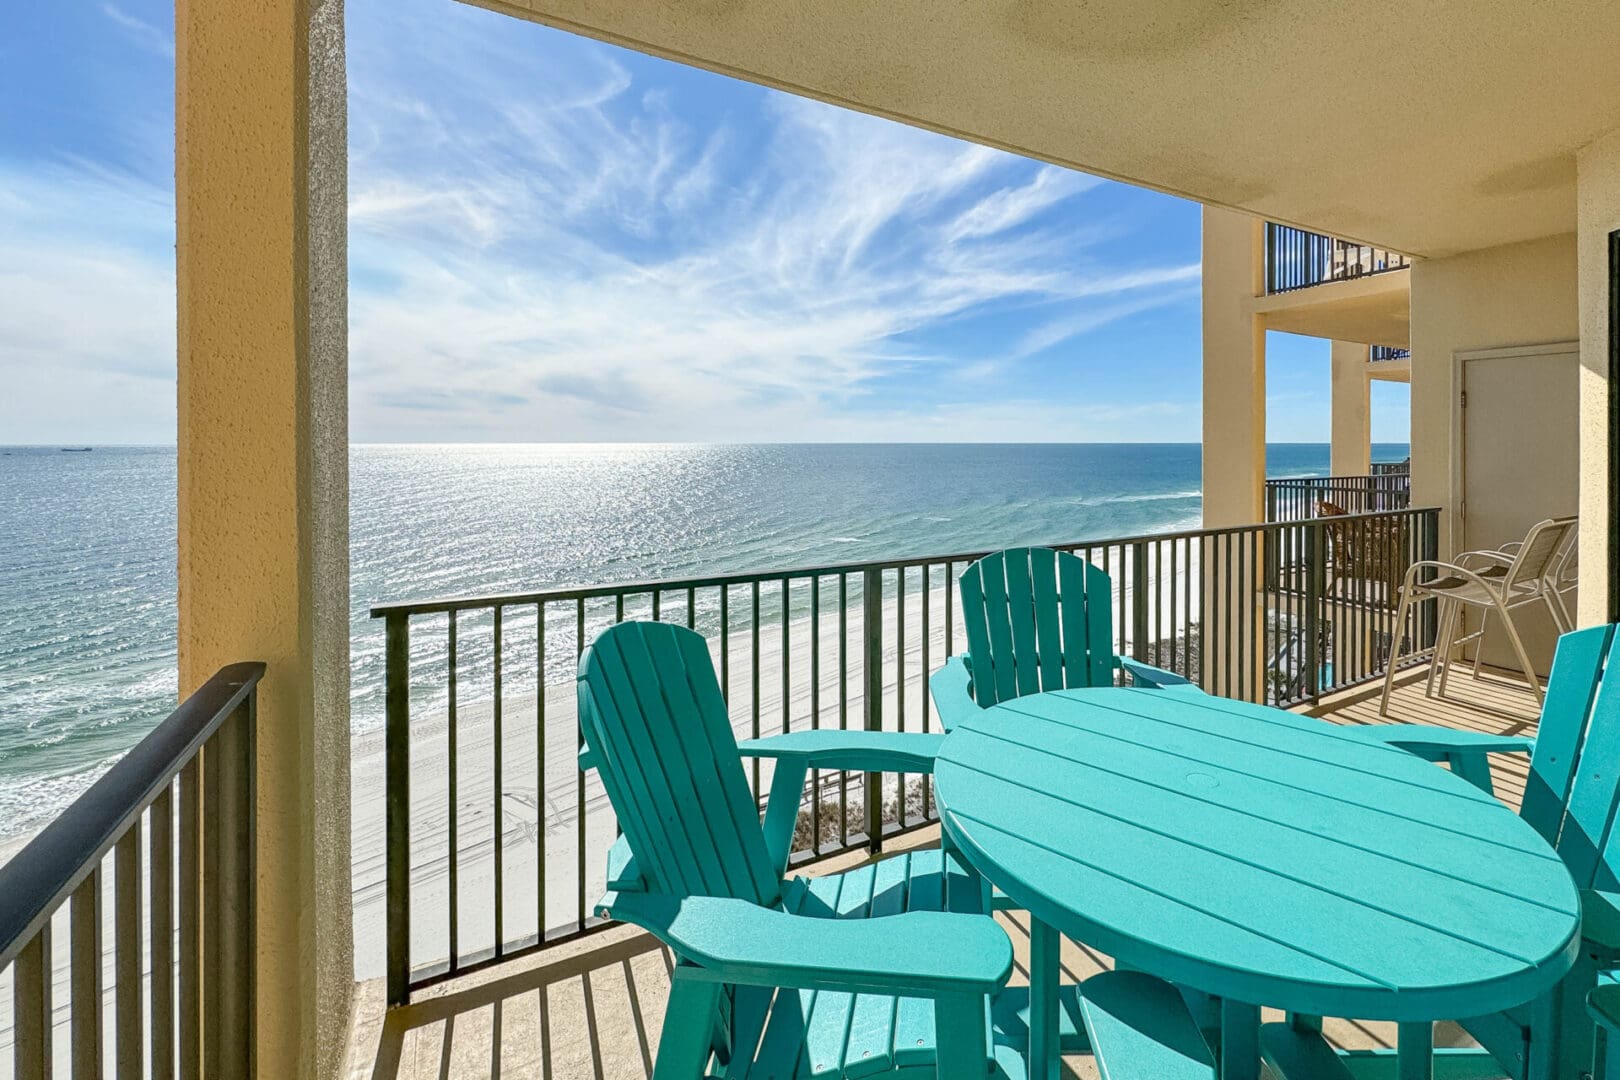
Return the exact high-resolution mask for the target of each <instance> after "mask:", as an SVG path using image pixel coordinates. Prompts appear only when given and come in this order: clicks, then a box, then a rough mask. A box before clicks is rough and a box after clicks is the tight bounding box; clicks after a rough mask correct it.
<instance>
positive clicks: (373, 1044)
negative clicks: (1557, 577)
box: [346, 671, 1538, 1080]
mask: <svg viewBox="0 0 1620 1080" xmlns="http://www.w3.org/2000/svg"><path fill="white" fill-rule="evenodd" d="M1448 695H1449V696H1448V698H1447V699H1446V700H1443V701H1441V700H1433V699H1429V698H1426V697H1425V696H1424V693H1423V672H1422V671H1419V672H1417V673H1416V674H1413V675H1408V676H1406V677H1405V678H1404V679H1403V681H1402V682H1401V683H1400V684H1399V685H1398V686H1397V687H1396V691H1395V694H1394V695H1393V696H1392V700H1391V708H1390V716H1389V717H1388V718H1387V719H1385V718H1381V717H1380V716H1379V715H1378V698H1379V691H1378V688H1377V687H1374V688H1372V689H1363V690H1359V691H1352V692H1349V693H1346V694H1341V695H1338V696H1336V697H1334V698H1331V699H1328V700H1325V701H1323V702H1322V703H1321V704H1319V705H1317V706H1315V707H1313V708H1311V709H1309V710H1306V711H1308V712H1310V713H1312V714H1313V715H1318V716H1321V717H1323V718H1324V719H1327V720H1330V721H1333V722H1335V723H1344V724H1376V723H1427V724H1444V725H1446V726H1449V727H1457V728H1467V729H1471V730H1476V731H1487V732H1492V733H1497V734H1512V735H1520V734H1533V733H1534V730H1535V723H1536V716H1537V713H1538V710H1537V707H1536V703H1535V699H1534V697H1533V696H1532V695H1531V694H1530V692H1529V690H1528V689H1527V688H1525V687H1524V685H1523V684H1522V683H1520V682H1516V681H1513V680H1511V679H1509V678H1506V677H1502V676H1498V675H1495V674H1492V673H1489V672H1487V673H1485V674H1483V675H1482V676H1481V678H1480V679H1479V680H1478V681H1477V682H1476V681H1474V680H1472V679H1471V678H1469V676H1468V675H1467V674H1466V673H1464V674H1461V677H1453V679H1452V680H1451V684H1450V686H1449V688H1448ZM1491 764H1492V775H1493V779H1494V781H1495V784H1496V791H1497V794H1498V795H1499V796H1500V797H1501V798H1502V799H1503V801H1504V802H1507V803H1508V804H1510V805H1512V806H1514V807H1517V806H1518V803H1519V799H1520V798H1521V797H1522V794H1523V791H1524V783H1525V775H1526V765H1525V761H1524V759H1523V758H1522V757H1514V758H1510V757H1504V756H1501V755H1497V756H1493V758H1492V763H1491ZM937 842H938V831H937V829H935V828H930V829H923V830H920V831H918V832H915V833H911V834H909V835H907V836H905V837H902V838H900V839H899V840H897V841H894V842H891V843H890V844H889V845H888V846H887V850H888V851H891V852H892V851H899V850H904V849H905V848H907V847H913V846H915V847H926V846H931V845H933V844H935V843H937ZM860 861H861V857H860V856H858V855H852V856H846V857H844V858H842V859H834V860H831V861H829V862H828V863H825V864H823V865H822V867H820V868H819V869H823V870H828V871H831V870H842V869H847V868H849V867H850V866H853V865H856V864H858V863H859V862H860ZM998 918H999V919H1000V921H1001V923H1002V925H1003V926H1004V927H1005V928H1006V930H1007V932H1008V934H1009V935H1010V936H1011V938H1012V941H1013V948H1014V953H1015V960H1014V970H1013V977H1012V982H1013V984H1014V985H1018V984H1023V983H1027V982H1028V974H1029V968H1028V957H1029V922H1028V918H1027V916H1025V915H1023V914H1022V913H1018V912H1012V913H1005V914H1003V915H1001V916H998ZM1062 960H1063V969H1064V980H1065V981H1069V980H1080V979H1084V978H1086V977H1088V976H1090V975H1092V974H1094V973H1095V972H1097V971H1100V970H1102V969H1104V968H1107V967H1109V966H1111V965H1110V962H1109V960H1108V958H1107V957H1105V956H1103V955H1101V954H1099V953H1097V952H1095V951H1093V950H1090V949H1087V948H1085V947H1083V946H1079V945H1076V944H1075V943H1074V942H1072V941H1068V940H1065V941H1064V943H1063V956H1062ZM670 965H671V957H670V955H669V953H668V951H667V950H665V949H664V948H662V947H661V946H660V945H659V944H658V943H657V942H656V941H654V940H653V939H651V938H650V937H648V936H647V935H645V934H643V933H641V932H639V931H635V930H632V929H630V928H623V929H614V930H609V931H605V932H603V933H601V934H597V935H594V936H591V937H588V938H586V939H584V940H581V941H576V942H573V943H571V944H569V945H565V946H559V947H558V948H556V949H552V950H548V951H547V952H545V953H544V954H542V955H540V956H538V957H531V958H526V959H523V960H515V961H512V962H511V963H510V964H506V965H502V966H499V967H496V968H493V969H490V970H488V971H485V972H482V973H480V974H478V975H472V976H468V977H466V978H464V979H460V980H456V981H454V982H451V983H446V984H444V985H442V986H438V987H434V988H432V989H429V990H426V991H423V992H420V993H419V994H418V995H417V996H416V999H415V1000H414V1001H413V1002H412V1003H411V1004H410V1005H408V1006H405V1007H403V1008H400V1009H395V1010H393V1011H390V1012H386V1013H385V1010H384V1007H383V1000H384V992H383V982H382V980H380V979H379V980H372V981H369V982H365V983H362V984H361V985H360V988H359V992H358V995H357V998H358V1000H357V1003H356V1013H355V1020H354V1028H353V1031H352V1033H351V1037H350V1052H349V1064H348V1069H347V1073H346V1075H347V1077H348V1078H349V1080H427V1078H449V1077H457V1078H460V1077H500V1076H503V1075H504V1076H511V1077H524V1078H529V1077H538V1078H540V1080H621V1078H643V1077H649V1076H650V1075H651V1073H652V1061H653V1057H654V1055H655V1054H656V1052H657V1047H658V1036H659V1026H660V1024H661V1023H662V1020H663V1014H664V1003H665V1000H666V999H667V997H668V993H669V972H670ZM1272 1018H1273V1017H1272V1016H1271V1015H1270V1014H1269V1013H1268V1015H1267V1019H1272ZM1325 1030H1326V1033H1327V1035H1328V1037H1329V1039H1330V1040H1331V1041H1333V1042H1335V1043H1336V1044H1338V1045H1339V1046H1341V1047H1345V1048H1392V1047H1393V1046H1394V1045H1395V1028H1394V1025H1393V1024H1381V1023H1361V1022H1356V1021H1344V1020H1337V1021H1335V1020H1328V1021H1327V1024H1326V1029H1325ZM1435 1044H1436V1045H1437V1046H1469V1045H1473V1044H1472V1043H1471V1042H1470V1041H1469V1039H1468V1037H1467V1035H1466V1034H1464V1033H1463V1032H1462V1031H1461V1029H1459V1028H1457V1027H1455V1026H1454V1025H1450V1024H1442V1025H1437V1026H1436V1029H1435ZM1064 1065H1065V1070H1064V1074H1065V1075H1066V1076H1071V1077H1079V1078H1085V1080H1093V1078H1095V1077H1096V1076H1097V1071H1096V1069H1095V1067H1094V1066H1093V1064H1092V1060H1091V1058H1090V1057H1089V1056H1086V1055H1075V1056H1071V1057H1068V1058H1066V1059H1065V1061H1064Z"/></svg>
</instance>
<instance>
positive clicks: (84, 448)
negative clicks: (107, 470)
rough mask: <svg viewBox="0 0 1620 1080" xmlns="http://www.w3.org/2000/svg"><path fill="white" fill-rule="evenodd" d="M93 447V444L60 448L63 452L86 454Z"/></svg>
mask: <svg viewBox="0 0 1620 1080" xmlns="http://www.w3.org/2000/svg"><path fill="white" fill-rule="evenodd" d="M94 449H95V447H93V446H64V447H62V448H61V450H62V453H64V454H88V453H89V452H90V451H92V450H94Z"/></svg>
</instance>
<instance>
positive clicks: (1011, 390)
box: [0, 0, 1406, 442]
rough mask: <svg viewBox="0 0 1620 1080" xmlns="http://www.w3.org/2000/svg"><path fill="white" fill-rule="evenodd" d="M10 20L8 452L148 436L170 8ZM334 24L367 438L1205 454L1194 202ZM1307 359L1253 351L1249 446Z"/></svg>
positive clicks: (420, 33) (404, 15) (584, 59)
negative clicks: (1258, 413) (1193, 449)
mask: <svg viewBox="0 0 1620 1080" xmlns="http://www.w3.org/2000/svg"><path fill="white" fill-rule="evenodd" d="M10 30H11V32H10V33H9V34H8V35H7V36H6V38H5V39H4V40H0V95H3V97H4V99H5V100H6V101H8V102H25V103H26V106H25V107H23V108H9V109H7V110H4V111H3V112H0V377H3V378H4V380H5V383H6V385H7V387H8V393H6V394H5V395H0V432H4V434H3V435H0V441H8V442H29V441H41V442H52V441H73V442H81V441H82V442H123V441H130V442H170V441H172V440H173V430H174V303H173V274H174V270H173V193H172V172H173V166H172V145H173V143H172V125H173V105H172V95H173V82H172V65H173V36H172V7H171V6H170V4H168V3H164V2H161V0H117V2H116V3H115V2H105V3H103V2H98V0H73V2H69V3H64V4H25V5H23V6H22V8H21V10H19V11H17V12H13V13H12V14H11V25H10ZM348 34H349V79H350V109H349V123H350V148H351V159H350V277H351V295H350V317H351V340H350V354H351V416H352V421H351V428H352V433H353V435H354V437H355V439H356V440H358V441H394V440H432V441H440V440H463V439H489V440H503V441H505V440H514V441H530V440H536V441H545V440H573V439H670V440H685V439H699V440H720V441H730V440H783V439H785V440H821V439H832V440H836V439H861V440H874V441H884V440H896V439H927V440H940V441H949V440H957V439H992V440H1025V439H1058V440H1074V441H1114V440H1164V441H1188V440H1196V439H1197V438H1198V434H1199V375H1198V368H1199V355H1198V354H1199V315H1198V311H1199V309H1198V284H1199V278H1198V260H1199V250H1198V246H1199V237H1198V208H1197V207H1196V206H1195V205H1193V204H1190V203H1186V202H1183V201H1181V200H1177V199H1173V198H1170V197H1167V196H1162V195H1156V194H1153V193H1150V192H1145V191H1140V190H1136V189H1133V188H1130V187H1128V186H1125V185H1121V184H1116V183H1112V182H1107V181H1101V180H1097V179H1094V178H1091V177H1087V176H1083V175H1080V174H1077V173H1073V172H1067V171H1064V170H1059V169H1055V168H1052V167H1049V166H1043V165H1039V164H1037V163H1033V162H1029V161H1025V160H1023V159H1020V158H1017V157H1013V156H1011V155H1007V154H1003V153H1000V152H997V151H991V150H987V149H985V148H982V147H978V146H974V145H971V144H966V143H961V142H957V141H954V140H951V139H948V138H945V137H943V136H938V135H932V134H929V133H925V132H920V131H916V130H914V129H910V128H906V127H903V126H900V125H896V124H892V123H888V122H886V121H881V120H876V119H873V118H871V117H867V116H863V115H859V114H855V113H850V112H846V111H843V110H839V109H835V108H833V107H830V106H825V105H820V104H816V103H813V102H808V101H804V100H801V99H798V98H794V97H791V96H788V95H783V94H779V93H775V92H771V91H767V90H763V89H761V88H759V87H755V86H751V85H748V84H745V83H739V82H736V81H733V80H730V79H726V78H722V77H720V76H716V75H711V74H708V73H705V72H700V71H695V70H692V69H688V68H683V67H681V66H679V65H675V64H671V63H666V62H663V61H658V60H653V59H650V58H647V57H643V56H640V55H638V54H635V53H630V52H625V51H623V50H618V49H614V48H610V47H608V46H604V45H600V44H597V43H594V42H589V41H585V40H582V39H579V38H575V37H571V36H568V35H566V34H562V33H560V32H557V31H552V30H547V29H544V28H541V27H538V26H532V25H529V24H525V23H520V22H517V21H514V20H511V19H507V18H504V17H501V16H497V15H494V14H491V13H489V12H486V11H483V10H480V9H476V8H472V7H467V6H463V5H460V4H455V3H452V2H450V0H401V2H391V3H388V4H387V5H384V4H382V3H381V2H380V0H350V3H349V6H348ZM1327 356H1328V350H1327V345H1326V343H1325V342H1317V341H1310V340H1308V339H1298V338H1290V337H1287V336H1285V335H1275V334H1274V335H1271V345H1270V362H1269V364H1268V369H1269V384H1270V385H1269V387H1268V393H1269V396H1270V398H1271V406H1272V407H1271V410H1270V412H1271V422H1270V436H1271V438H1272V439H1274V440H1278V441H1324V440H1325V439H1326V435H1327V422H1328V413H1327V393H1328V372H1327ZM1375 390H1376V392H1377V397H1375V406H1374V424H1375V430H1374V437H1375V438H1376V439H1394V440H1404V438H1405V431H1406V412H1405V400H1404V398H1405V395H1404V388H1398V389H1394V390H1391V391H1387V392H1386V388H1383V387H1378V388H1375Z"/></svg>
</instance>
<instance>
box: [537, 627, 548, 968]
mask: <svg viewBox="0 0 1620 1080" xmlns="http://www.w3.org/2000/svg"><path fill="white" fill-rule="evenodd" d="M534 670H535V677H534V685H535V694H534V728H535V730H534V740H535V742H534V772H535V787H534V842H535V855H534V876H535V883H534V932H535V941H536V942H537V943H538V944H540V945H544V944H545V943H546V833H548V832H549V831H550V829H549V828H548V826H549V824H550V823H549V822H548V821H547V820H546V813H547V810H548V809H549V807H550V805H551V804H550V803H549V802H548V801H547V799H546V605H545V602H544V601H541V602H540V603H538V604H536V605H534Z"/></svg>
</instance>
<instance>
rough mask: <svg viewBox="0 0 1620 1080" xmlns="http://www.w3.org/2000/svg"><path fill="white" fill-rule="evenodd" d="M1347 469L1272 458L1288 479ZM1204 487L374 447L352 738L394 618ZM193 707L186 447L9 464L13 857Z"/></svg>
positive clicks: (924, 549) (1087, 521)
mask: <svg viewBox="0 0 1620 1080" xmlns="http://www.w3.org/2000/svg"><path fill="white" fill-rule="evenodd" d="M1406 453H1407V448H1406V446H1405V445H1404V444H1402V445H1395V444H1381V445H1379V446H1376V447H1375V448H1374V460H1380V461H1383V460H1400V459H1401V458H1403V457H1405V456H1406ZM1327 465H1328V448H1327V446H1326V445H1317V444H1274V445H1272V446H1270V447H1268V452H1267V471H1268V473H1270V475H1272V476H1308V475H1316V474H1320V473H1324V472H1326V471H1327ZM1199 469H1200V455H1199V448H1198V446H1197V445H1196V444H1157V445H1141V444H1129V445H1125V444H1075V445H1046V444H1040V445H981V444H972V445H915V444H883V445H778V446H769V445H748V446H715V445H646V444H617V445H541V444H533V445H499V446H496V445H448V446H420V445H409V446H356V447H354V448H353V450H352V453H351V477H350V484H351V500H350V542H351V558H352V563H351V616H352V627H353V634H352V642H353V646H352V650H353V651H352V656H353V702H352V704H353V725H354V728H355V730H356V731H357V732H363V731H366V730H370V729H373V728H375V727H377V726H380V724H381V719H382V715H381V704H382V632H381V626H380V624H378V623H377V622H375V621H373V620H372V619H370V618H369V617H368V616H367V609H368V608H369V607H370V605H371V604H373V603H377V602H381V601H386V600H401V599H413V598H414V599H422V598H429V597H435V596H446V595H455V594H464V593H486V592H501V591H516V590H532V589H541V588H547V587H554V586H563V585H577V584H589V583H596V582H611V581H634V580H643V579H648V578H662V577H676V576H689V575H695V574H700V573H703V574H708V573H723V572H729V571H747V570H759V569H770V568H792V567H801V566H816V565H825V564H834V563H851V562H859V561H863V560H875V559H889V558H899V557H903V556H912V555H928V554H936V553H938V554H943V553H950V552H959V551H968V550H974V549H983V548H992V547H1002V546H1010V545H1015V544H1026V543H1041V542H1058V541H1067V540H1081V539H1090V538H1103V537H1111V536H1129V535H1135V534H1139V533H1149V532H1169V531H1174V530H1177V529H1186V528H1195V527H1197V526H1198V524H1199V522H1200V507H1199V504H1200V500H1199V492H1198V488H1199V481H1200V477H1199ZM733 625H734V626H736V624H735V623H734V624H733ZM565 655H566V654H565ZM176 691H177V678H176V674H175V457H174V450H173V449H172V448H167V447H164V448H155V447H97V448H95V450H93V451H92V452H90V453H64V452H62V450H61V449H60V448H57V447H12V448H0V840H3V839H5V838H8V837H14V836H17V835H22V834H26V833H28V832H32V831H34V830H36V829H37V828H39V827H40V826H41V825H42V824H43V823H44V822H45V821H48V820H49V819H50V818H51V817H52V816H54V815H55V814H56V813H57V812H58V811H59V810H60V808H61V807H62V806H63V805H65V804H66V803H67V802H68V801H70V800H71V799H73V798H74V797H76V796H77V795H78V794H79V793H80V792H81V791H83V790H84V788H86V787H87V786H88V785H89V784H90V783H91V782H93V780H94V779H95V777H97V776H99V775H100V774H101V773H102V772H104V771H105V770H106V768H108V767H109V766H110V765H111V763H112V762H113V761H115V760H117V758H118V756H119V755H121V754H122V753H123V752H124V751H126V750H128V749H129V747H130V746H132V745H133V744H134V743H135V742H136V741H138V740H139V739H140V737H141V736H142V735H144V734H145V733H146V732H147V731H149V730H150V729H151V727H152V726H153V725H154V724H155V723H156V722H157V721H158V720H160V719H161V718H162V717H163V716H165V715H166V714H167V713H168V712H169V710H170V709H172V708H173V706H174V702H175V696H176Z"/></svg>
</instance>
